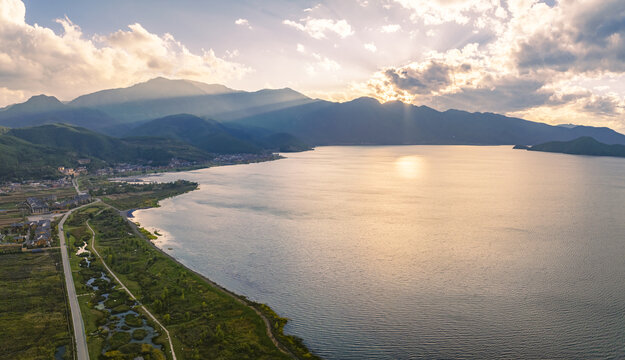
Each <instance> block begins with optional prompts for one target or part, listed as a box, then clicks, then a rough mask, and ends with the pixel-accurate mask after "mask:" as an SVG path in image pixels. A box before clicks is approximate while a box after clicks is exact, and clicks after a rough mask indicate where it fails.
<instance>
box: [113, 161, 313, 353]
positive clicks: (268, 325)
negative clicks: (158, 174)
mask: <svg viewBox="0 0 625 360" xmlns="http://www.w3.org/2000/svg"><path fill="white" fill-rule="evenodd" d="M276 160H277V159H276ZM180 172H182V171H180ZM195 190H197V188H196V189H195ZM195 190H191V191H188V192H185V193H183V194H187V193H190V192H192V191H195ZM183 194H178V195H175V196H170V197H168V198H165V199H170V198H174V197H176V196H180V195H183ZM165 199H160V200H159V201H158V202H157V206H156V207H159V206H160V202H161V201H162V200H165ZM108 206H110V207H111V208H112V209H115V210H117V211H118V213H119V215H120V216H121V217H122V218H123V219H124V220H126V222H127V223H128V224H130V226H131V228H132V229H133V232H134V233H135V234H136V235H137V236H139V237H140V238H141V239H143V240H144V241H146V242H147V243H149V244H150V246H151V247H152V248H153V249H155V250H156V251H158V252H160V253H161V254H162V255H164V256H165V257H167V258H168V259H170V260H171V261H173V262H174V263H176V264H177V265H179V266H181V267H182V268H184V269H186V270H187V271H189V272H191V273H192V274H194V275H195V276H197V277H198V278H200V279H201V280H202V281H204V282H206V283H207V284H209V285H210V286H212V287H214V288H215V289H217V290H219V291H221V292H223V293H224V294H226V295H228V296H230V297H231V298H233V299H234V300H235V301H237V302H239V303H240V304H242V305H244V306H247V307H249V308H250V309H252V310H253V311H254V312H255V313H256V314H257V315H258V316H259V317H260V318H261V319H262V320H263V322H264V324H265V330H266V332H267V336H268V337H269V339H270V340H271V341H272V342H273V344H274V345H275V346H276V348H277V349H278V350H280V351H281V352H283V353H284V354H286V355H288V356H289V357H291V358H293V359H300V358H301V357H298V356H297V355H295V354H294V353H293V352H292V351H291V350H290V349H289V348H288V347H287V346H285V345H284V344H283V343H282V342H281V341H280V340H279V339H278V337H279V336H285V337H291V338H293V339H295V340H301V339H300V338H298V337H297V336H295V335H287V334H285V333H284V332H283V328H284V325H285V324H286V322H288V319H286V318H282V317H280V316H279V315H277V313H276V312H275V311H274V310H273V309H272V308H271V307H270V306H269V305H266V304H263V303H257V302H254V301H252V300H249V299H248V298H247V297H246V296H245V295H240V294H237V293H235V292H233V291H231V290H229V289H227V288H225V287H224V286H221V285H220V284H218V283H216V282H214V281H213V280H211V279H210V278H209V277H207V276H205V275H203V274H201V273H199V272H197V271H195V270H193V269H191V268H190V267H189V266H187V265H185V264H183V263H182V262H181V261H180V260H178V259H176V258H175V257H174V256H173V255H171V254H168V253H167V252H166V251H165V250H163V249H161V248H160V247H159V246H158V245H156V244H155V243H154V242H153V241H152V240H150V239H148V238H147V237H146V236H145V234H143V233H142V232H141V230H140V226H138V225H137V224H136V223H135V222H134V221H133V220H132V219H134V215H133V213H134V212H135V211H138V210H148V209H152V208H156V207H144V208H135V209H129V210H119V209H117V208H115V207H113V206H111V205H108ZM129 215H130V216H129ZM263 307H265V308H267V309H268V310H269V312H270V313H273V314H275V317H277V318H273V319H271V318H270V317H269V316H268V315H267V314H265V313H264V312H263V311H262V310H261V309H262V308H263ZM272 320H274V321H272ZM280 322H282V326H279V325H280ZM274 328H277V331H278V332H279V333H278V334H276V333H274ZM300 346H303V350H305V351H306V352H307V353H308V354H310V355H311V356H309V357H306V358H310V359H321V358H320V357H318V356H317V355H315V354H314V353H313V352H312V351H310V349H308V347H307V346H306V345H304V344H303V343H301V344H300Z"/></svg>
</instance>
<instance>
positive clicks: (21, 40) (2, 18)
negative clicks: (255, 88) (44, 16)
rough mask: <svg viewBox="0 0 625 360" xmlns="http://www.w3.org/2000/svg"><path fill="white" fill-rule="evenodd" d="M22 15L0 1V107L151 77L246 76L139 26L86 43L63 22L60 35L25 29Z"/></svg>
mask: <svg viewBox="0 0 625 360" xmlns="http://www.w3.org/2000/svg"><path fill="white" fill-rule="evenodd" d="M25 11H26V9H25V6H24V3H23V2H22V1H19V0H0V84H2V90H1V93H2V95H0V101H3V102H4V104H7V103H8V102H13V101H19V100H22V99H23V97H24V96H30V95H33V94H39V93H46V94H51V95H55V96H58V97H60V98H62V99H70V98H73V97H75V96H78V95H81V94H84V93H86V92H90V91H95V90H100V89H102V88H106V87H120V86H127V85H130V84H133V83H137V82H140V81H145V80H147V79H150V78H153V77H156V76H166V77H170V78H187V79H193V80H198V81H206V82H224V81H227V80H231V79H238V78H241V77H242V76H243V75H245V74H246V73H248V72H249V71H251V69H250V68H248V67H246V66H244V65H241V64H238V63H234V62H230V61H227V60H224V59H222V58H219V57H217V56H216V55H215V53H214V52H213V50H211V49H209V50H202V51H201V52H198V53H194V52H191V51H190V50H189V49H188V48H187V47H186V46H185V45H183V44H182V43H180V42H179V41H177V40H176V39H175V38H174V37H173V36H172V35H170V34H163V35H156V34H153V33H150V32H149V31H148V30H146V29H145V28H144V27H143V26H141V25H140V24H132V25H129V26H128V29H127V30H118V31H116V32H114V33H112V34H108V35H97V36H94V37H93V38H92V39H89V38H86V37H85V36H84V35H83V33H82V32H81V29H80V28H79V27H78V26H77V25H75V24H73V23H72V22H71V21H70V20H69V19H67V18H65V19H59V20H57V22H58V23H59V24H61V26H62V27H63V32H62V33H61V34H56V33H55V32H54V31H53V30H52V29H49V28H46V27H42V26H39V25H30V24H27V23H26V22H25V20H24V19H25ZM12 99H13V100H12Z"/></svg>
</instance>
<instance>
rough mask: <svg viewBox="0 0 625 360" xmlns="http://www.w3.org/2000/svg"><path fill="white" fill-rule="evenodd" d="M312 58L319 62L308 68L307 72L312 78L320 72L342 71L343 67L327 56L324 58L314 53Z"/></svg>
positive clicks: (309, 65)
mask: <svg viewBox="0 0 625 360" xmlns="http://www.w3.org/2000/svg"><path fill="white" fill-rule="evenodd" d="M312 56H313V57H314V58H315V59H316V60H317V62H316V63H314V64H308V65H307V66H306V72H307V73H308V74H309V75H311V76H312V75H316V74H317V73H318V72H320V71H325V72H337V71H339V70H341V65H340V64H339V63H338V62H336V61H334V60H332V59H330V58H328V57H326V56H322V55H320V54H317V53H313V54H312Z"/></svg>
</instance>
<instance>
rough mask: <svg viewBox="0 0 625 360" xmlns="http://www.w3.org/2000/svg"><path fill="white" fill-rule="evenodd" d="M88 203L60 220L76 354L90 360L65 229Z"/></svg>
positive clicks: (62, 250) (66, 285)
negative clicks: (70, 218)
mask: <svg viewBox="0 0 625 360" xmlns="http://www.w3.org/2000/svg"><path fill="white" fill-rule="evenodd" d="M89 205H90V204H88V205H83V206H81V207H78V208H75V209H73V210H70V211H68V212H67V213H66V214H65V215H63V218H62V219H61V222H59V239H60V241H61V258H62V259H63V273H64V274H65V287H66V288H67V298H68V299H69V308H70V310H71V312H72V324H73V326H74V338H75V339H76V356H77V358H78V360H89V351H88V350H87V337H86V336H85V325H84V324H83V322H82V315H81V314H80V306H79V305H78V297H76V288H75V287H74V278H73V277H72V268H71V266H70V265H69V255H68V253H67V245H66V244H65V231H63V224H65V220H67V217H68V216H69V215H70V214H71V213H73V212H74V211H76V210H78V209H80V208H83V207H85V206H89Z"/></svg>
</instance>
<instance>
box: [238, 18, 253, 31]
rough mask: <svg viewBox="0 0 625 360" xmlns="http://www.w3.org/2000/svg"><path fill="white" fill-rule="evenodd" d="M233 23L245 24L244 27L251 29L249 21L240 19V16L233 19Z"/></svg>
mask: <svg viewBox="0 0 625 360" xmlns="http://www.w3.org/2000/svg"><path fill="white" fill-rule="evenodd" d="M234 23H235V24H236V25H239V26H245V27H246V28H248V29H252V26H251V25H250V22H249V21H248V20H247V19H241V18H239V19H237V20H235V21H234Z"/></svg>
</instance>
